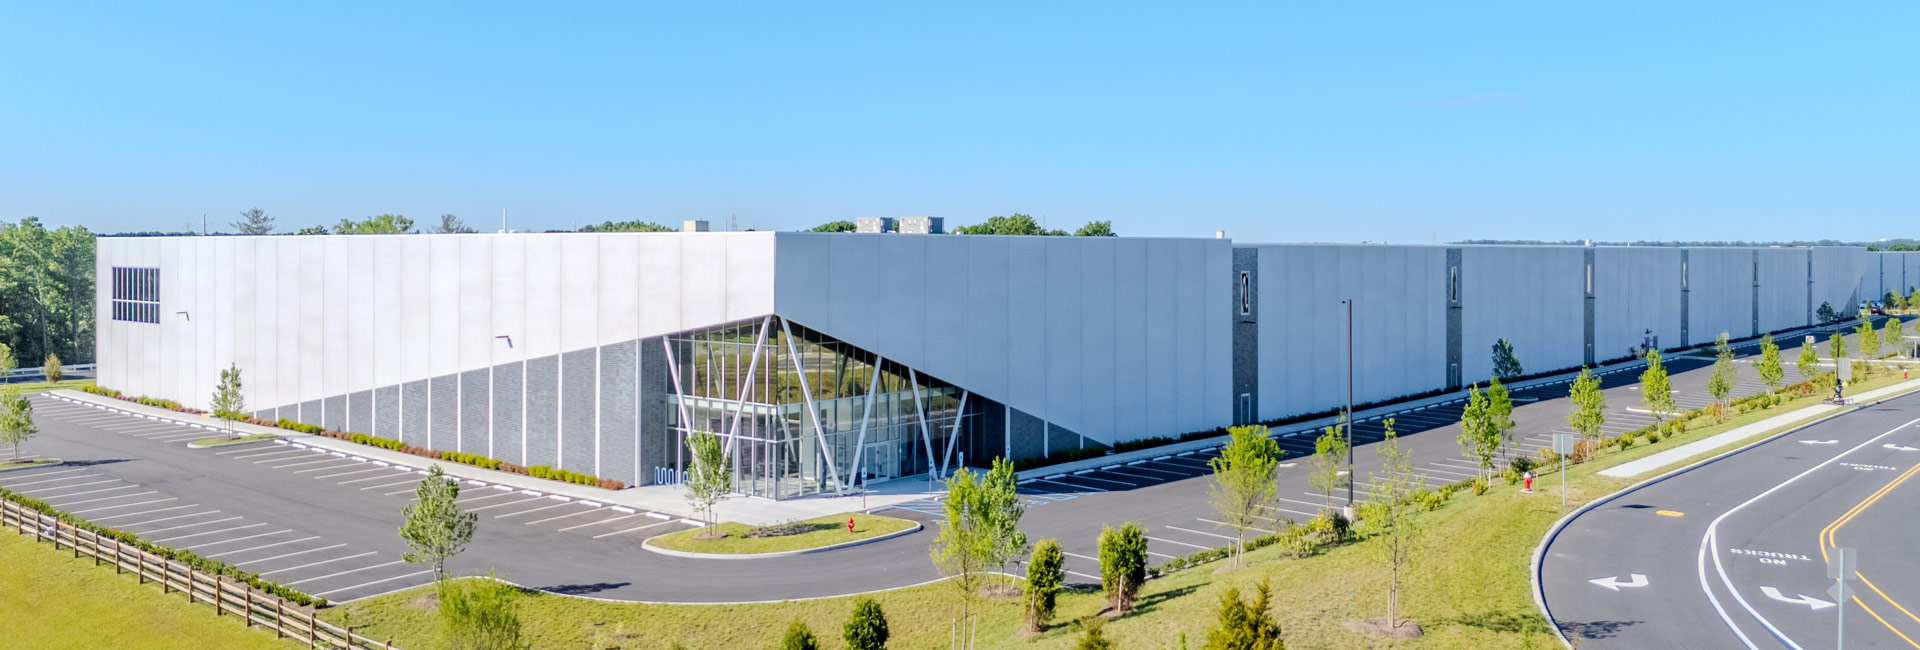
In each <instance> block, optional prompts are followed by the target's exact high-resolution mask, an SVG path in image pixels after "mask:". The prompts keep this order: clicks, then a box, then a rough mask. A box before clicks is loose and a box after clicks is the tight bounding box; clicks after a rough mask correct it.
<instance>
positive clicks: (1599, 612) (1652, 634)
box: [1540, 395, 1920, 649]
mask: <svg viewBox="0 0 1920 650" xmlns="http://www.w3.org/2000/svg"><path fill="white" fill-rule="evenodd" d="M1916 424H1920V395H1911V396H1906V397H1900V398H1895V399H1892V400H1889V401H1887V402H1884V403H1882V404H1879V405H1876V406H1872V407H1868V408H1864V409H1861V410H1858V411H1854V412H1851V413H1848V414H1845V415H1841V416H1838V417H1836V418H1833V419H1830V420H1825V421H1822V422H1820V423H1818V424H1815V425H1812V426H1808V427H1804V428H1802V429H1799V430H1796V431H1793V432H1791V433H1789V434H1787V435H1784V436H1781V437H1778V438H1775V439H1772V440H1769V441H1767V442H1764V443H1761V444H1758V445H1755V446H1753V447H1750V448H1747V449H1746V450H1744V451H1741V452H1739V453H1736V454H1732V455H1730V456H1727V457H1725V458H1722V459H1720V460H1717V461H1714V462H1711V463H1708V464H1706V465H1703V466H1699V467H1697V468H1694V469H1692V470H1690V471H1686V472H1684V473H1681V474H1678V475H1676V476H1673V477H1671V478H1668V479H1666V480H1663V481H1660V482H1657V483H1652V484H1649V485H1646V486H1643V487H1641V488H1639V489H1636V490H1633V491H1631V492H1629V493H1627V494H1625V495H1623V496H1621V497H1620V498H1617V499H1615V500H1613V501H1610V502H1608V503H1605V504H1603V505H1601V506H1599V507H1596V508H1594V509H1593V510H1590V511H1588V512H1586V513H1583V514H1581V515H1580V516H1578V517H1576V518H1575V519H1573V520H1572V521H1571V522H1569V523H1568V525H1567V526H1566V528H1565V529H1563V530H1562V531H1561V532H1560V533H1559V534H1558V535H1557V536H1556V537H1555V538H1554V539H1553V540H1552V542H1551V544H1550V545H1549V546H1548V547H1547V549H1546V553H1545V555H1544V558H1543V562H1542V566H1541V570H1540V579H1541V583H1542V586H1543V589H1544V593H1545V599H1546V603H1547V606H1548V608H1549V609H1550V611H1551V613H1552V616H1553V619H1554V622H1555V623H1556V624H1558V625H1559V626H1560V627H1561V629H1563V630H1564V631H1566V632H1567V633H1568V635H1569V636H1572V637H1577V638H1579V639H1580V640H1581V643H1580V646H1579V647H1581V648H1583V649H1592V648H1832V647H1835V646H1836V645H1838V643H1839V641H1840V640H1839V638H1838V637H1837V634H1838V633H1839V630H1840V626H1841V624H1840V621H1841V616H1842V615H1843V613H1842V610H1845V611H1844V616H1846V619H1845V629H1846V633H1847V636H1846V639H1845V645H1846V647H1849V648H1920V644H1916V643H1915V642H1914V640H1915V639H1920V618H1916V617H1915V616H1914V615H1913V614H1912V613H1911V611H1910V610H1912V609H1913V605H1912V604H1915V603H1920V582H1916V580H1920V563H1915V562H1913V561H1912V559H1911V558H1910V557H1909V556H1907V555H1906V552H1907V551H1908V550H1911V548H1912V545H1913V542H1912V540H1914V539H1915V535H1914V527H1913V522H1914V521H1915V515H1920V508H1917V507H1916V505H1920V500H1916V498H1915V497H1916V496H1917V495H1920V493H1916V484H1913V483H1910V482H1908V479H1909V478H1910V477H1912V476H1913V475H1914V474H1915V473H1920V427H1917V426H1916ZM1837 547H1849V548H1854V549H1856V550H1857V553H1858V558H1859V559H1858V566H1857V569H1858V570H1857V572H1856V573H1853V574H1850V580H1849V582H1850V584H1851V586H1852V588H1853V589H1854V590H1855V591H1856V594H1855V595H1856V597H1855V598H1848V599H1841V598H1836V597H1834V596H1833V595H1830V594H1829V592H1828V591H1827V590H1828V589H1829V588H1831V587H1833V586H1834V580H1832V579H1830V578H1828V577H1827V566H1826V562H1827V560H1826V558H1828V557H1829V556H1830V555H1831V554H1832V552H1833V549H1835V548H1837ZM1843 600H1844V603H1842V605H1843V606H1836V603H1840V602H1841V601H1843Z"/></svg>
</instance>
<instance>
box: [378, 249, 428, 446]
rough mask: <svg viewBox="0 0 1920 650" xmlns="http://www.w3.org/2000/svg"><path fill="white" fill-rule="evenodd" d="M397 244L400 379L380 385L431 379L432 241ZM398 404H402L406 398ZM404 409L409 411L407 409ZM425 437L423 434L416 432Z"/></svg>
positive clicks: (397, 318)
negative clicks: (430, 296) (430, 299)
mask: <svg viewBox="0 0 1920 650" xmlns="http://www.w3.org/2000/svg"><path fill="white" fill-rule="evenodd" d="M393 239H394V240H395V241H397V242H399V244H400V269H401V270H400V276H399V277H398V278H396V279H395V280H396V281H397V282H399V283H400V305H401V310H400V312H399V313H398V314H397V315H396V316H395V320H398V321H399V325H400V370H399V372H400V376H399V377H397V378H382V379H383V382H392V381H401V382H412V381H421V380H424V379H427V378H428V377H431V376H433V369H432V367H431V365H432V364H431V363H430V361H429V359H430V358H431V357H432V356H433V355H432V351H431V350H430V349H429V347H430V346H429V344H428V341H429V340H431V339H432V338H433V319H432V318H431V316H432V313H433V310H432V309H430V308H428V306H429V298H428V294H429V292H431V291H432V289H433V284H432V281H431V278H429V277H428V276H429V275H430V274H431V273H432V269H433V246H432V245H431V244H432V239H431V238H427V237H395V238H393ZM402 392H403V395H402V396H401V398H400V400H401V402H402V403H403V404H404V403H405V402H406V401H407V396H406V395H404V392H405V391H402ZM407 408H411V407H410V406H408V407H407ZM408 422H410V421H404V420H403V421H402V423H401V427H403V428H404V427H407V426H410V425H409V424H408ZM419 433H420V434H421V435H423V436H424V435H425V434H426V432H425V431H421V432H419Z"/></svg>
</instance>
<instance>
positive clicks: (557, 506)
mask: <svg viewBox="0 0 1920 650" xmlns="http://www.w3.org/2000/svg"><path fill="white" fill-rule="evenodd" d="M542 498H545V497H542ZM570 505H573V504H572V503H556V504H553V505H550V506H540V507H538V508H529V509H527V510H518V511H514V512H509V513H507V514H504V515H494V516H493V518H494V519H499V518H501V517H512V516H514V515H524V514H527V513H530V512H539V511H542V510H552V509H554V508H560V507H565V506H570ZM587 512H593V511H592V510H583V511H581V512H576V513H573V514H575V515H578V514H584V513H587ZM566 516H568V517H571V516H573V515H566Z"/></svg>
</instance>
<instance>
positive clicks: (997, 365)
mask: <svg viewBox="0 0 1920 650" xmlns="http://www.w3.org/2000/svg"><path fill="white" fill-rule="evenodd" d="M939 243H940V244H943V245H951V244H952V243H957V244H960V245H963V246H965V247H966V248H967V249H968V256H967V258H966V261H965V268H966V277H967V298H966V305H967V311H966V313H965V315H964V316H963V318H965V319H966V322H967V337H966V339H965V340H966V342H967V354H966V362H967V365H966V367H965V370H963V371H959V370H957V369H956V370H957V371H956V372H954V373H951V374H947V375H945V376H944V377H943V378H945V379H947V381H956V382H961V383H963V384H964V385H967V386H968V387H969V388H971V389H973V390H977V391H981V392H983V393H986V394H988V395H1007V396H1008V400H1007V401H1005V402H1002V403H1003V404H1007V405H1008V406H1012V407H1013V408H1017V409H1020V410H1023V411H1026V410H1030V409H1033V408H1034V407H1036V406H1037V405H1038V404H1037V402H1038V400H1036V399H1034V398H1033V396H1030V395H1029V396H1022V395H1015V394H1012V389H1011V385H1010V384H1009V382H1008V378H1007V375H1008V368H1007V359H1009V358H1011V355H1010V354H1009V352H1010V350H1011V349H1012V348H1011V345H1012V342H1011V341H1009V340H1008V339H1009V338H1010V337H1013V336H1016V333H1015V332H1013V331H1011V330H1010V328H1009V326H1008V318H1009V313H1008V312H1009V311H1010V310H1011V309H1012V308H1013V306H1012V303H1011V294H1010V293H1009V292H1008V291H1007V275H1008V273H1009V272H1010V271H1009V266H1010V265H1011V264H1013V260H1012V259H1010V258H1009V249H1010V247H1009V246H1008V242H1006V241H995V240H994V239H993V238H987V237H963V238H960V239H956V240H954V241H953V242H951V243H950V242H945V241H943V242H939ZM1028 277H1031V276H1028ZM775 310H776V311H778V305H776V307H775ZM827 331H828V332H832V331H833V330H827ZM1025 335H1027V336H1032V335H1033V334H1032V333H1031V332H1029V333H1025ZM848 342H850V343H851V342H852V341H851V340H849V341H848ZM854 344H855V345H859V344H858V343H854ZM900 361H901V363H905V364H907V366H908V367H913V368H919V369H921V370H922V371H924V372H928V373H931V374H933V375H935V376H942V370H941V369H938V368H933V367H928V366H919V365H915V364H914V363H912V361H911V360H908V359H901V360H900ZM1024 361H1025V362H1024V363H1023V364H1022V368H1023V370H1027V371H1028V372H1029V373H1030V372H1031V365H1032V363H1033V357H1027V358H1026V359H1025V360H1024ZM958 377H964V379H960V378H958Z"/></svg>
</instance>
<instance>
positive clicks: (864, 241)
mask: <svg viewBox="0 0 1920 650" xmlns="http://www.w3.org/2000/svg"><path fill="white" fill-rule="evenodd" d="M880 240H881V238H880V237H832V238H828V239H827V243H828V245H829V250H830V253H829V254H828V256H827V260H826V261H827V274H828V275H829V276H831V277H833V278H835V279H836V280H839V282H837V283H835V285H836V286H835V289H836V290H835V291H833V292H832V293H831V294H830V295H828V296H827V309H828V313H829V314H830V316H829V318H828V321H827V322H831V323H832V324H833V330H832V331H833V332H836V333H844V335H845V336H847V337H850V338H853V339H859V340H862V341H872V340H875V339H876V338H878V336H877V334H878V329H879V327H878V325H879V323H878V322H877V319H878V317H879V314H878V311H879V310H878V306H879V305H878V303H876V302H874V301H873V300H872V299H871V298H869V296H872V295H873V294H874V293H875V292H879V291H885V289H884V288H882V287H881V286H880V284H881V283H880V279H881V278H882V277H885V276H886V271H885V270H884V269H882V268H880ZM863 287H864V288H863ZM801 322H803V323H804V322H805V321H801ZM823 324H824V323H823Z"/></svg>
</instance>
